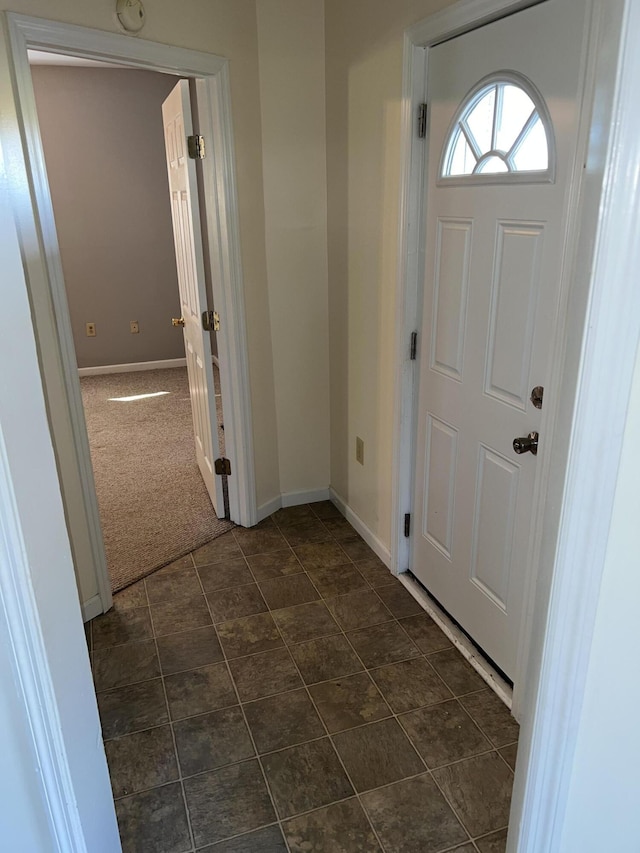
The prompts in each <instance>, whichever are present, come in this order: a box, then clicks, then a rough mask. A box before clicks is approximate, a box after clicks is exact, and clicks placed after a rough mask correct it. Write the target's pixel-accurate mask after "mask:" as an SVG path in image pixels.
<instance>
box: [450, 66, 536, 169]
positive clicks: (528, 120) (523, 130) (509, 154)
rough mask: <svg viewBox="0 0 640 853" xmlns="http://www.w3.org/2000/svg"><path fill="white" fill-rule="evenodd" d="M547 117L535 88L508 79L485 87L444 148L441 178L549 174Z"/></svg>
mask: <svg viewBox="0 0 640 853" xmlns="http://www.w3.org/2000/svg"><path fill="white" fill-rule="evenodd" d="M523 82H524V81H523ZM527 88H528V87H527ZM546 115H547V113H546V108H545V107H544V104H543V103H542V100H541V99H540V98H539V96H538V97H536V93H535V92H534V90H533V87H531V90H530V91H526V90H525V88H523V86H521V85H518V83H516V82H514V81H513V80H506V79H502V80H496V79H494V80H493V81H492V82H490V83H485V84H484V85H481V86H480V87H479V88H477V89H476V90H475V91H474V92H472V94H471V95H470V96H469V98H468V99H467V100H466V101H465V103H464V104H463V105H462V107H461V108H460V110H459V112H458V117H457V118H456V120H455V122H454V125H453V129H452V130H451V132H450V134H449V138H448V140H447V144H446V147H445V155H444V158H443V161H442V164H443V165H442V169H441V177H443V178H454V177H457V178H459V177H463V176H465V175H474V176H481V175H496V174H500V173H502V174H509V173H512V174H513V173H517V172H538V173H543V174H545V175H546V174H547V173H548V172H549V164H550V155H549V139H548V134H547V130H546V126H545V121H544V120H543V116H545V117H546ZM547 126H548V125H547Z"/></svg>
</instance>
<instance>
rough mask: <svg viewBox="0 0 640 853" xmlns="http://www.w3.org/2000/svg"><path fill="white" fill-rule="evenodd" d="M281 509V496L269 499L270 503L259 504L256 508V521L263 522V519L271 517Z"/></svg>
mask: <svg viewBox="0 0 640 853" xmlns="http://www.w3.org/2000/svg"><path fill="white" fill-rule="evenodd" d="M281 507H282V496H281V495H276V497H275V498H271V500H270V501H267V502H266V503H263V504H260V506H259V507H258V521H259V522H260V521H264V519H265V518H268V517H269V516H270V515H273V513H274V512H277V511H278V510H279V509H280V508H281Z"/></svg>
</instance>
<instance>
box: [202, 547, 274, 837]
mask: <svg viewBox="0 0 640 853" xmlns="http://www.w3.org/2000/svg"><path fill="white" fill-rule="evenodd" d="M234 538H235V537H234ZM236 541H237V540H236ZM241 550H242V549H241ZM242 556H243V559H244V561H245V563H246V565H247V567H248V568H249V571H250V572H251V566H250V565H249V561H248V560H247V558H246V556H245V555H244V552H242ZM196 573H197V572H196ZM251 574H252V575H253V572H251ZM198 580H199V581H200V585H201V586H202V581H201V580H200V575H198ZM203 591H204V587H203ZM205 601H207V607H208V608H209V612H210V615H211V618H212V619H213V613H211V608H210V607H209V602H208V600H207V598H206V596H205ZM265 604H266V602H265ZM268 612H270V611H268ZM213 629H214V631H215V634H216V637H217V639H218V644H219V646H220V651H221V652H222V655H223V661H224V664H225V666H226V669H227V675H228V677H229V680H230V682H231V686H232V687H233V690H234V693H235V694H236V698H237V700H238V707H239V708H240V713H241V714H242V719H243V721H244V725H245V728H246V730H247V734H248V735H249V738H250V740H251V746H252V747H253V751H254V754H255V760H257V762H258V767H259V768H260V772H261V774H262V778H263V780H264V784H265V787H266V790H267V794H268V795H269V800H270V802H271V807H272V809H273V813H274V815H275V818H276V823H277V826H278V828H279V830H280V834H281V835H282V838H283V840H284V843H285V846H286V848H287V850H288V851H290V848H289V844H288V842H287V839H286V836H285V834H284V831H283V828H282V821H281V820H280V814H279V812H278V809H277V807H276V802H275V798H274V796H273V793H272V791H271V787H270V785H269V781H268V779H267V774H266V773H265V770H264V767H263V765H262V761H261V759H260V753H259V752H258V748H257V744H256V742H255V738H254V736H253V732H252V731H251V727H250V726H249V721H248V720H247V715H246V713H245V710H244V707H243V704H242V702H241V700H240V694H239V692H238V688H237V685H236V682H235V680H234V678H233V673H232V672H231V667H230V666H229V660H228V658H227V656H226V653H225V651H224V646H223V645H222V643H221V642H220V637H219V635H218V630H217V628H216V626H215V623H214V625H213ZM249 760H254V758H252V759H247V761H249ZM236 763H239V762H236ZM216 769H219V768H216ZM205 772H214V771H205ZM187 817H188V820H189V825H191V817H190V815H189V812H188V809H187ZM269 825H270V826H272V825H273V824H269ZM259 828H260V827H258V829H259ZM255 831H256V828H254V829H251V830H249V832H255ZM218 840H219V841H226V840H228V839H218ZM212 843H217V842H212ZM194 847H195V844H194Z"/></svg>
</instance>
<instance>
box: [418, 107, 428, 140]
mask: <svg viewBox="0 0 640 853" xmlns="http://www.w3.org/2000/svg"><path fill="white" fill-rule="evenodd" d="M426 135H427V105H426V104H419V105H418V139H424V138H425V136H426Z"/></svg>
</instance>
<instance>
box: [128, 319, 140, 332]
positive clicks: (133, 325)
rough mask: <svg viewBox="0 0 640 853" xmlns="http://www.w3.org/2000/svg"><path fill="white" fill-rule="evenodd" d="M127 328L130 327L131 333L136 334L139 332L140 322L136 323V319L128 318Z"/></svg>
mask: <svg viewBox="0 0 640 853" xmlns="http://www.w3.org/2000/svg"><path fill="white" fill-rule="evenodd" d="M129 328H130V329H131V334H132V335H137V334H138V333H139V332H140V324H139V323H138V321H137V320H130V321H129Z"/></svg>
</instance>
